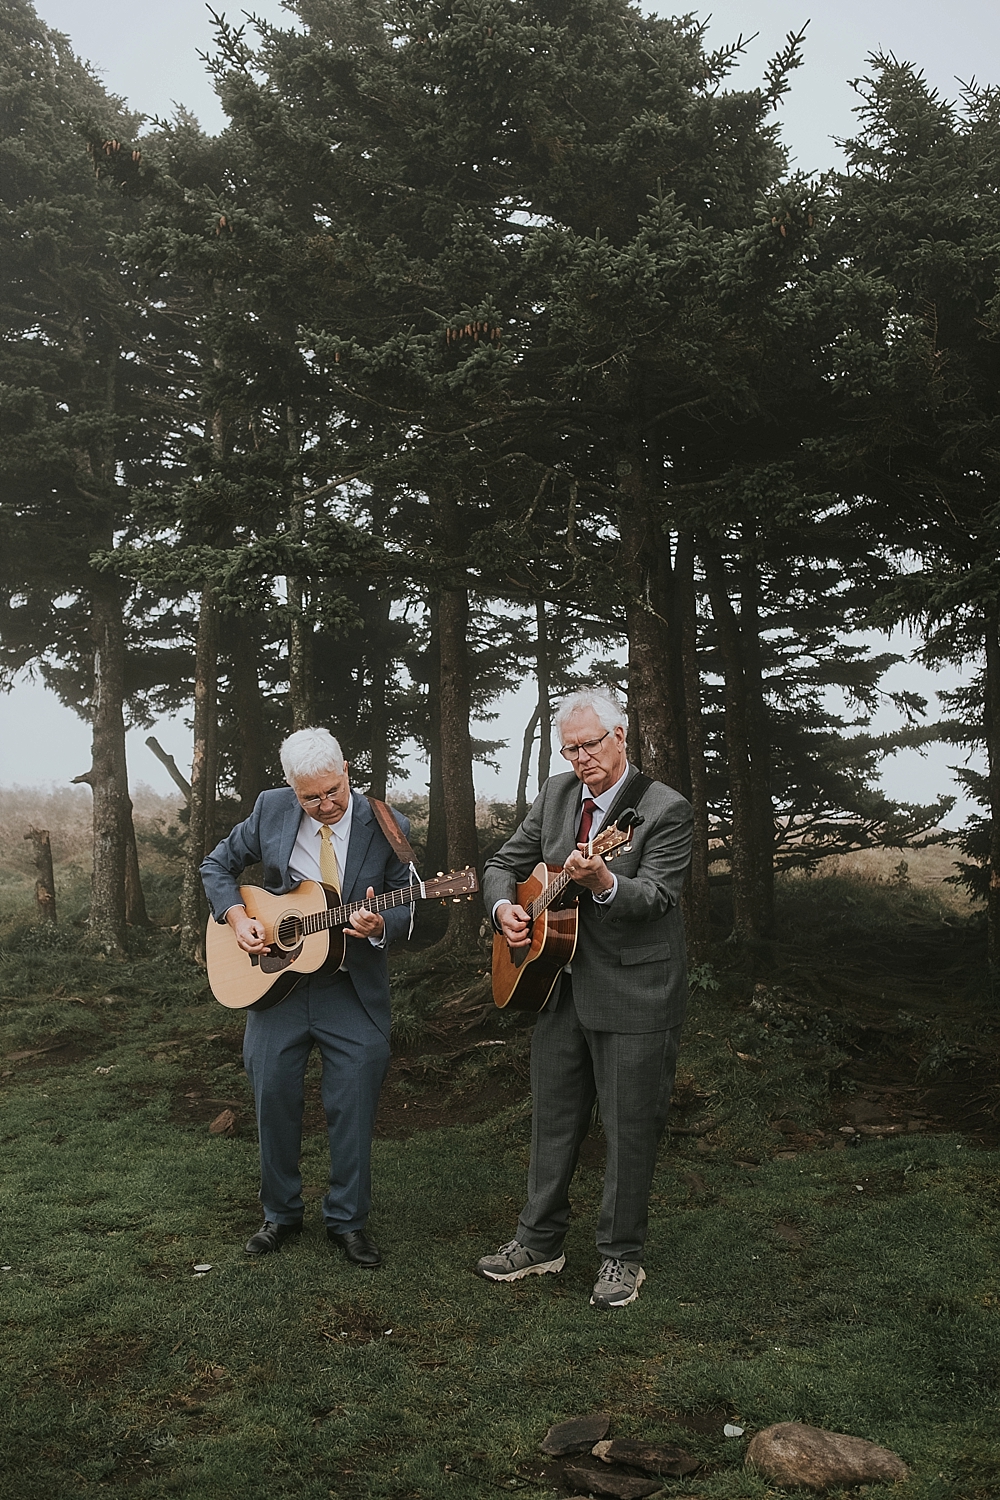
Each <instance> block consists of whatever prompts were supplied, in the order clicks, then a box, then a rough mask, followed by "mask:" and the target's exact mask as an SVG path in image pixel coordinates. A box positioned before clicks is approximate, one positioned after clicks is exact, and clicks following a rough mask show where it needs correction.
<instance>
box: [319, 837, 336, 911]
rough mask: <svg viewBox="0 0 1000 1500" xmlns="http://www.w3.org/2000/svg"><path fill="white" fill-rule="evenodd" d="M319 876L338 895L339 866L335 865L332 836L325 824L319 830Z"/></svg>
mask: <svg viewBox="0 0 1000 1500" xmlns="http://www.w3.org/2000/svg"><path fill="white" fill-rule="evenodd" d="M319 836H320V840H321V842H320V846H319V876H320V879H321V880H322V882H323V884H324V885H326V886H329V887H330V888H331V890H334V891H336V893H337V895H338V896H339V895H340V865H339V864H338V863H337V851H336V849H335V848H334V845H333V834H332V833H331V832H330V830H329V828H328V827H327V826H326V824H325V823H321V824H320V830H319Z"/></svg>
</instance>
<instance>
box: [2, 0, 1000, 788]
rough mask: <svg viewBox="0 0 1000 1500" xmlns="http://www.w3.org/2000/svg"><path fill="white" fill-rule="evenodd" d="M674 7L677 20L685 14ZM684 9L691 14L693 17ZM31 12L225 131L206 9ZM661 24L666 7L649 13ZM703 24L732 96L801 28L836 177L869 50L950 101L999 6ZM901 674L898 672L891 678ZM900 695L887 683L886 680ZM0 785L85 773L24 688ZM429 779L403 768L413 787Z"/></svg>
mask: <svg viewBox="0 0 1000 1500" xmlns="http://www.w3.org/2000/svg"><path fill="white" fill-rule="evenodd" d="M216 7H217V8H218V9H219V10H224V11H225V13H226V14H227V15H228V17H229V19H230V20H231V21H237V20H238V19H240V17H241V16H242V14H243V11H242V8H241V7H240V6H238V5H237V6H233V5H230V6H226V5H225V4H224V0H216ZM688 8H689V6H688V5H687V4H684V5H683V6H679V7H678V10H681V9H683V10H687V9H688ZM692 8H693V7H692ZM36 9H37V11H38V13H39V15H41V16H42V18H43V19H44V20H45V21H46V22H48V24H49V25H50V26H54V27H56V28H57V29H58V30H60V31H63V32H65V33H66V34H67V35H68V36H69V38H70V40H71V41H72V43H73V46H74V49H75V51H76V52H77V53H79V55H80V56H82V57H84V58H86V59H87V60H88V61H89V62H90V63H91V64H92V65H93V67H94V68H95V69H96V70H97V72H98V73H99V74H100V76H101V77H102V79H103V81H104V84H105V86H106V87H107V88H108V89H109V90H110V91H111V92H113V93H116V94H121V95H122V96H123V97H124V98H125V99H126V100H127V101H128V103H129V105H130V106H131V107H132V108H133V109H135V110H138V111H140V112H142V113H144V114H147V115H150V116H153V115H157V116H161V117H162V116H166V115H169V114H171V113H172V112H173V110H174V108H175V106H176V105H178V104H183V105H185V106H186V107H187V108H189V109H191V110H193V111H194V113H195V114H196V115H197V116H198V118H199V119H200V120H201V122H202V124H203V126H204V127H205V128H206V129H207V130H209V131H216V130H218V129H220V128H221V127H222V125H223V124H224V118H223V115H222V113H221V110H220V108H219V104H218V100H217V99H216V97H215V94H214V93H213V91H212V87H211V83H210V81H209V80H208V78H207V76H206V73H205V68H204V64H203V62H202V61H201V59H200V58H199V57H198V52H199V51H201V52H204V51H207V50H209V49H210V47H211V43H212V28H211V24H210V20H209V12H208V7H207V6H205V5H203V4H202V3H201V0H159V3H150V0H146V3H144V4H141V5H137V4H136V3H135V0H99V3H94V0H36ZM649 9H651V10H652V9H657V10H659V11H660V13H661V14H662V13H666V7H653V6H650V7H649ZM247 10H252V11H254V12H255V13H256V14H257V15H259V16H261V17H262V18H264V19H266V20H270V21H273V22H278V23H282V22H284V23H285V24H293V21H292V18H291V17H289V15H288V13H287V12H286V11H284V10H283V8H282V6H281V4H280V0H256V3H254V4H252V5H248V6H247ZM697 14H699V15H700V16H703V17H710V20H709V25H708V44H709V46H710V47H712V48H714V47H720V46H723V45H725V44H726V43H729V42H733V41H735V40H736V38H737V37H738V36H740V35H741V34H742V36H743V37H744V38H750V37H753V36H754V34H755V33H756V38H755V40H752V41H748V44H747V50H746V56H745V59H744V60H743V62H742V63H741V64H740V65H739V67H738V68H737V69H736V71H735V73H734V74H733V82H734V84H735V85H736V86H738V87H750V86H752V85H753V84H754V83H755V82H757V81H758V80H759V78H760V77H761V75H762V73H763V69H764V66H765V64H766V62H767V59H768V58H769V57H771V56H772V55H773V54H774V53H775V52H776V51H777V50H778V49H779V48H780V47H781V46H782V44H783V42H784V39H785V36H786V34H787V33H788V32H789V31H798V30H801V28H802V27H803V26H804V25H805V24H806V22H808V23H809V24H808V27H807V31H806V43H805V59H806V60H805V65H804V67H802V68H800V69H799V70H798V71H797V72H796V73H795V74H794V75H793V77H792V91H791V94H790V96H789V97H788V98H787V99H786V101H785V103H784V104H783V105H782V107H781V115H780V118H781V123H782V128H783V132H784V138H785V140H786V143H787V144H788V145H789V146H790V147H791V150H792V153H793V158H794V164H795V165H796V166H797V167H799V168H801V169H802V170H805V171H814V170H823V169H825V168H828V167H832V166H837V165H839V162H840V156H839V153H838V152H837V150H836V147H835V145H834V139H835V138H836V137H844V136H848V135H850V134H851V133H852V131H853V128H854V123H853V116H852V109H853V106H854V104H855V103H856V97H855V95H854V93H853V92H852V90H851V87H850V80H851V79H853V78H857V77H859V76H863V75H864V73H865V67H866V64H865V59H866V57H867V56H868V54H869V53H871V52H873V51H876V50H878V49H884V50H886V51H891V52H893V53H894V54H895V55H896V56H897V57H898V58H900V59H906V60H907V61H910V62H913V63H915V64H916V65H917V66H918V67H919V68H921V69H922V70H923V71H924V73H925V74H926V76H927V78H928V79H929V81H930V82H931V83H932V84H933V86H934V87H935V88H937V89H938V90H939V91H940V92H941V93H943V94H944V95H945V96H946V97H948V98H954V97H956V96H957V94H958V93H959V92H960V87H961V83H960V82H959V80H960V81H961V82H969V81H970V80H971V79H972V78H976V79H978V81H979V82H980V83H995V82H998V81H1000V6H998V5H997V3H996V0H951V3H949V4H948V5H944V4H942V3H941V0H909V3H907V0H836V4H833V3H830V0H823V3H819V4H817V3H815V0H812V3H808V4H807V3H801V4H800V3H798V0H717V3H715V4H713V5H711V6H707V5H706V6H703V7H700V8H698V9H697ZM899 670H900V669H897V673H898V672H899ZM906 683H907V686H911V685H912V686H913V687H914V688H915V689H916V690H918V691H923V692H925V693H929V692H930V691H931V690H932V688H933V679H931V678H930V677H929V675H928V674H925V673H922V672H920V671H919V670H918V669H915V668H914V669H908V671H907V673H906ZM897 685H898V683H897ZM525 697H526V694H525V692H524V691H522V693H520V694H518V695H515V696H514V697H513V698H512V699H511V700H509V701H508V702H506V703H505V704H504V705H503V712H502V714H501V717H500V719H499V721H498V722H497V723H496V725H495V726H494V727H492V728H491V730H490V731H489V732H490V736H491V737H493V736H494V735H497V736H507V737H509V738H510V739H511V741H512V750H511V753H510V754H509V755H508V756H506V757H505V759H504V768H503V772H502V775H501V777H500V778H499V779H497V778H494V777H492V776H490V775H488V774H487V773H481V774H479V775H478V776H477V781H478V784H479V786H480V789H481V790H482V791H484V792H486V793H487V794H489V795H497V796H510V795H512V793H513V782H514V778H515V776H516V760H517V755H516V751H515V747H516V745H517V744H519V742H520V735H521V732H522V727H523V724H524V720H525V718H526V717H527V713H528V712H529V711H530V710H529V709H528V708H527V707H526V703H525V702H522V701H521V700H522V699H523V698H525ZM0 710H2V727H0V758H2V759H0V765H2V770H0V778H2V780H3V782H4V783H5V784H7V785H10V784H12V783H18V782H19V783H22V784H29V783H37V782H44V781H49V780H53V781H56V782H64V781H66V780H68V779H69V778H70V777H72V776H75V775H77V774H78V773H79V772H80V771H82V770H85V769H86V766H87V764H88V761H89V749H88V745H89V731H88V730H87V728H86V726H85V725H83V724H82V723H81V722H80V721H79V720H78V719H76V718H75V716H74V715H73V714H71V713H69V712H68V711H67V710H66V709H63V708H61V707H60V705H59V704H58V703H57V702H56V701H55V699H54V698H53V697H52V696H51V695H50V694H48V693H46V692H44V690H42V689H41V688H40V687H38V686H37V685H35V686H32V685H29V684H25V685H24V686H23V687H20V688H18V689H16V690H15V692H14V694H13V695H12V696H11V697H10V698H8V699H7V701H6V702H0ZM155 732H156V734H157V735H158V737H159V738H160V739H161V740H162V741H163V743H164V744H165V745H166V746H167V748H169V749H170V750H171V751H172V752H173V753H174V754H175V755H176V758H177V760H178V763H179V764H181V765H182V766H183V767H187V766H188V765H189V764H190V758H191V752H190V736H189V734H188V732H187V730H186V729H185V727H184V725H183V724H182V723H180V722H179V721H178V722H174V723H172V724H169V723H163V724H160V725H157V726H156V730H155ZM145 733H146V731H143V732H142V733H136V734H133V735H131V736H130V740H129V764H130V772H131V775H132V777H133V779H136V780H144V781H149V782H151V783H152V784H153V785H155V786H157V787H162V789H163V790H165V791H166V790H170V789H171V783H170V782H169V780H168V779H167V778H166V774H165V773H164V772H162V771H161V769H160V767H159V765H158V764H157V763H156V762H155V761H154V760H153V758H152V756H151V755H150V753H149V751H148V750H147V749H146V748H145V746H144V744H143V739H144V737H145ZM956 758H957V756H956V751H955V750H954V749H941V750H933V751H931V752H930V754H929V755H928V757H927V758H925V759H921V758H920V757H918V756H916V755H915V754H912V753H911V754H908V755H906V756H903V757H899V758H897V760H896V761H895V762H892V763H890V765H889V767H888V768H887V773H886V777H885V781H886V785H887V787H888V789H889V790H890V791H891V793H892V794H893V795H895V796H900V797H905V798H908V799H912V800H924V799H927V800H929V799H930V798H931V797H932V796H933V795H934V794H935V792H936V791H938V790H947V789H948V786H947V783H950V777H948V773H947V769H946V767H947V764H948V762H949V761H954V760H955V759H956ZM425 774H426V772H425V770H424V768H423V767H422V766H421V765H420V764H419V762H416V761H415V762H414V763H413V779H414V782H418V781H422V779H423V777H424V776H425Z"/></svg>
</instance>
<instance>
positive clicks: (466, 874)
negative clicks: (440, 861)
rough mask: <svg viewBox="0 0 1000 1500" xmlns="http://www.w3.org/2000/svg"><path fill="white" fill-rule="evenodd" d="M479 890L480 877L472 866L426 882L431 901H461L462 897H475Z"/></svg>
mask: <svg viewBox="0 0 1000 1500" xmlns="http://www.w3.org/2000/svg"><path fill="white" fill-rule="evenodd" d="M478 889H479V876H478V875H477V874H476V872H475V870H473V869H472V867H471V866H470V865H467V866H466V867H465V869H464V870H452V871H451V872H450V873H449V874H447V875H438V876H437V878H436V879H434V880H425V881H424V890H425V892H426V893H427V896H428V898H429V899H431V900H435V899H440V900H447V899H448V898H449V897H451V898H452V899H453V900H460V899H461V897H462V896H474V895H475V893H476V891H478Z"/></svg>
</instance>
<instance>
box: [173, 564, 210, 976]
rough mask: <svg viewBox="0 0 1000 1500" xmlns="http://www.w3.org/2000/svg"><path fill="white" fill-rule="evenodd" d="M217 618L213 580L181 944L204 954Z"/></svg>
mask: <svg viewBox="0 0 1000 1500" xmlns="http://www.w3.org/2000/svg"><path fill="white" fill-rule="evenodd" d="M216 637H217V620H216V608H215V592H214V589H213V587H212V585H211V584H206V585H205V587H204V589H203V590H202V595H201V608H200V610H199V612H198V638H197V642H196V645H195V666H194V749H193V754H192V758H191V803H190V819H189V822H188V834H187V847H186V851H185V865H184V883H183V887H182V890H181V947H182V948H183V950H184V951H185V952H186V953H188V954H190V955H191V956H192V957H194V958H200V956H201V954H202V952H203V945H204V927H205V919H206V915H207V912H208V905H207V902H206V900H205V893H204V890H203V888H202V883H201V876H200V875H199V873H198V869H199V866H200V865H201V862H202V860H203V859H204V858H205V855H206V854H207V852H208V847H209V840H210V838H212V836H213V835H214V831H215V830H214V823H215V816H214V811H215V796H214V792H215V755H214V749H215V720H216V708H215V678H216V651H217V647H216Z"/></svg>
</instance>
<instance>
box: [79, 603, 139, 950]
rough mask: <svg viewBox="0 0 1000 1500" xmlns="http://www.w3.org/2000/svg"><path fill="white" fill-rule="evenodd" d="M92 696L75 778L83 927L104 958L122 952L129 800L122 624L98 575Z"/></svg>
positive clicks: (119, 612)
mask: <svg viewBox="0 0 1000 1500" xmlns="http://www.w3.org/2000/svg"><path fill="white" fill-rule="evenodd" d="M91 631H92V636H93V642H94V696H93V702H92V713H91V729H92V739H91V745H92V748H91V766H90V770H89V771H88V772H87V773H86V774H85V775H83V776H77V777H75V778H74V780H75V781H77V782H81V781H85V782H86V783H87V784H88V786H89V787H90V789H91V791H92V792H93V794H94V871H93V876H92V879H91V896H90V916H89V918H88V924H87V925H88V928H89V931H90V935H91V937H92V939H93V940H94V942H95V943H96V945H97V946H98V947H99V948H100V949H101V950H102V951H103V952H104V953H106V954H107V955H108V957H109V958H124V957H125V924H126V906H125V872H126V866H127V860H128V854H127V850H128V832H127V827H128V821H129V819H130V815H131V802H130V801H129V795H128V777H127V773H126V767H125V715H124V701H125V628H124V623H123V621H122V606H121V596H120V592H119V589H118V586H117V584H116V583H114V582H112V581H110V580H108V579H102V580H100V581H99V582H98V583H97V584H96V586H95V587H94V590H93V593H92V595H91Z"/></svg>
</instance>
